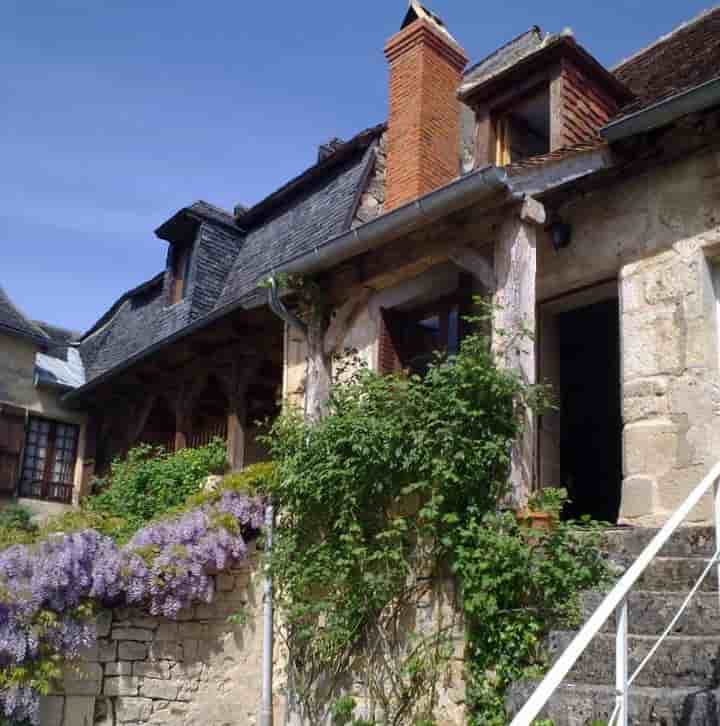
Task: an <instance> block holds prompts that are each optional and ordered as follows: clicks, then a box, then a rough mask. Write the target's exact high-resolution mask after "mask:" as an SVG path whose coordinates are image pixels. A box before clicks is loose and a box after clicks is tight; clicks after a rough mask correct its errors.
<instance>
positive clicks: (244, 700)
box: [41, 554, 282, 726]
mask: <svg viewBox="0 0 720 726" xmlns="http://www.w3.org/2000/svg"><path fill="white" fill-rule="evenodd" d="M257 565H258V556H257V555H256V554H253V555H252V557H251V558H249V559H248V561H247V562H246V563H245V564H244V565H243V566H240V567H238V568H237V569H234V570H231V571H228V572H227V573H223V574H219V575H217V577H216V596H215V600H214V602H213V603H212V604H209V605H196V606H194V607H192V608H191V609H189V610H188V611H187V612H183V613H181V616H180V618H179V619H178V620H177V621H172V620H168V619H165V618H157V617H150V616H148V615H147V613H143V612H141V611H137V610H130V609H126V608H118V609H115V610H112V611H105V612H103V613H102V614H101V615H100V616H99V618H98V635H99V640H98V644H97V647H96V648H94V649H93V650H92V652H88V653H87V654H86V655H85V656H84V657H83V659H82V662H81V663H80V664H78V667H77V668H76V669H67V671H66V674H65V677H64V680H63V683H62V686H61V687H60V688H58V692H57V693H55V694H53V695H51V696H48V697H46V698H44V699H43V702H42V715H41V726H92V725H93V724H97V726H121V725H124V724H133V725H136V724H155V725H156V726H160V725H163V726H196V725H198V726H199V725H202V726H235V725H237V726H252V725H253V724H255V723H257V716H258V708H259V704H260V688H261V683H262V671H261V668H262V584H261V578H260V573H259V571H258V566H257ZM238 612H242V613H244V621H243V623H242V624H231V623H229V622H228V620H227V619H228V616H230V615H233V614H235V613H238ZM277 704H278V712H277V723H282V720H281V714H280V711H279V707H280V698H279V697H278V699H277Z"/></svg>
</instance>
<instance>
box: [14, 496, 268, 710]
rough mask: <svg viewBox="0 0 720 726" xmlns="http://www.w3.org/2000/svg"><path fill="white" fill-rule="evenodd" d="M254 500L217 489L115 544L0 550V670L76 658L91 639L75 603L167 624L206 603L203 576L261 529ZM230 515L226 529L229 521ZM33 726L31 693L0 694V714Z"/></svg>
mask: <svg viewBox="0 0 720 726" xmlns="http://www.w3.org/2000/svg"><path fill="white" fill-rule="evenodd" d="M263 516H264V504H263V501H262V499H261V498H259V497H255V498H249V497H247V496H244V495H241V494H238V493H234V492H225V493H224V494H223V495H222V496H221V498H220V500H219V501H218V502H217V503H215V504H212V505H206V506H204V507H202V508H201V509H196V510H194V511H192V512H189V513H187V514H184V515H182V516H179V517H176V518H174V519H169V520H167V521H162V522H158V523H155V524H152V525H150V526H148V527H145V528H144V529H142V530H140V531H139V532H138V533H137V534H136V535H135V536H134V537H133V539H132V540H131V541H130V542H129V543H128V544H127V545H125V546H124V547H122V548H119V547H118V546H117V545H116V544H115V542H113V540H112V539H110V538H109V537H105V536H103V535H101V534H99V533H98V532H96V531H94V530H86V531H83V532H75V533H72V534H67V535H54V536H52V537H51V538H50V539H48V540H47V541H44V542H42V543H40V544H38V545H35V546H25V545H16V546H14V547H10V548H9V549H6V550H4V551H0V670H5V669H10V668H13V667H14V666H24V667H29V668H30V670H32V666H33V664H35V663H37V662H38V661H39V659H40V657H41V653H43V652H48V651H50V652H53V653H57V654H59V655H61V656H62V657H63V658H75V657H77V656H78V655H79V654H80V652H81V651H82V650H83V649H84V648H88V647H90V646H92V645H93V644H94V643H95V642H96V639H97V634H96V631H95V626H94V624H93V623H92V622H91V621H89V620H88V618H87V615H86V614H85V615H84V614H83V613H86V611H85V610H83V608H82V607H81V606H83V605H85V604H86V603H88V602H89V601H92V602H95V603H97V604H99V605H101V606H113V605H117V604H135V605H142V606H145V607H147V608H148V609H149V611H150V613H152V614H153V615H163V616H165V617H169V618H173V617H175V616H176V615H177V614H178V612H179V611H180V610H182V609H183V608H185V607H188V606H190V605H192V604H193V603H195V602H210V601H211V600H212V598H213V595H214V591H213V578H212V575H213V574H214V573H215V572H217V571H220V570H223V569H226V568H227V567H229V566H231V565H232V564H235V563H237V562H239V561H241V560H242V559H243V558H244V557H245V556H246V555H247V543H246V541H245V539H244V537H243V534H247V533H249V532H251V531H257V530H259V529H260V528H261V526H262V523H263ZM228 518H229V522H228ZM3 715H4V716H5V717H6V718H7V719H8V720H9V721H10V722H11V723H22V722H29V723H31V724H37V723H38V698H37V692H36V691H35V690H34V689H32V688H26V687H13V688H6V689H5V690H0V716H3Z"/></svg>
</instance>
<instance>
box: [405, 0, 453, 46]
mask: <svg viewBox="0 0 720 726" xmlns="http://www.w3.org/2000/svg"><path fill="white" fill-rule="evenodd" d="M409 6H410V7H409V8H408V11H407V13H406V15H405V19H404V20H403V22H402V25H401V26H400V30H404V29H405V28H407V26H408V25H411V24H412V23H414V22H415V21H416V20H427V21H428V22H429V23H432V24H433V25H434V26H435V27H436V28H437V29H438V30H439V31H440V32H441V33H443V34H444V35H446V36H447V37H448V38H450V40H452V41H453V43H456V44H457V40H455V38H453V37H452V35H451V34H450V32H449V31H448V29H447V27H446V26H445V23H444V22H443V20H442V18H441V17H440V16H439V15H435V13H433V12H432V11H431V10H428V9H427V8H426V7H425V6H424V5H421V4H420V3H419V2H418V0H409Z"/></svg>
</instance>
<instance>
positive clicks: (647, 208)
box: [538, 151, 720, 525]
mask: <svg viewBox="0 0 720 726" xmlns="http://www.w3.org/2000/svg"><path fill="white" fill-rule="evenodd" d="M560 213H561V215H562V217H563V219H564V220H565V221H567V222H568V223H570V224H571V226H572V230H573V237H572V244H571V245H570V246H569V247H568V248H567V249H564V250H561V251H560V252H559V253H555V252H554V251H553V250H552V248H551V246H550V242H549V240H547V239H545V238H544V237H543V238H541V239H540V240H539V250H538V259H539V267H538V299H539V300H540V301H541V303H542V302H543V301H550V300H555V299H559V298H561V297H562V296H564V295H568V294H571V293H573V292H575V291H583V290H586V289H589V288H592V287H593V286H600V285H607V284H614V285H615V286H616V294H617V295H618V296H619V299H620V336H621V341H620V342H621V356H622V382H621V383H622V388H621V395H622V414H623V426H624V431H623V468H624V480H623V490H622V504H621V511H620V519H621V521H623V522H626V523H632V524H639V525H655V524H659V523H660V522H662V521H664V520H665V519H666V518H667V517H668V515H669V514H670V513H671V512H672V511H673V510H674V509H676V508H677V507H678V506H679V504H680V503H681V502H682V501H683V500H684V499H685V497H687V495H688V494H689V493H690V491H691V490H692V488H693V487H694V486H696V485H697V484H698V483H699V482H700V481H701V479H702V477H703V476H704V475H705V473H706V472H707V471H708V470H709V468H710V467H711V466H712V465H713V464H714V463H715V462H716V461H717V460H718V459H720V433H718V432H720V420H719V418H718V417H719V416H720V375H719V374H720V353H719V352H718V338H719V336H718V331H719V330H720V327H719V324H718V301H719V300H720V296H719V295H718V290H715V289H713V275H715V277H716V278H717V274H716V273H715V270H716V269H718V268H717V264H716V262H715V261H714V260H715V259H716V257H717V250H718V249H720V153H718V152H707V151H706V152H702V153H698V154H695V155H693V156H688V157H686V158H683V159H681V160H678V161H677V162H676V163H674V164H668V165H665V166H664V167H662V168H658V169H654V170H652V171H650V172H647V173H645V174H643V175H641V176H636V177H631V178H629V179H628V180H626V181H624V182H623V183H620V184H617V185H614V186H613V187H611V188H608V189H606V190H601V191H596V192H595V193H592V194H589V195H587V196H586V197H583V198H578V199H575V200H573V201H572V202H570V203H568V204H566V205H565V206H564V207H563V208H562V209H561V210H560ZM545 344H547V341H545ZM542 358H543V354H542V352H541V369H542V368H543V364H542ZM545 368H547V366H545ZM546 373H547V371H546V370H545V371H543V376H545V375H546ZM589 383H590V382H589ZM710 515H711V509H710V502H709V501H705V502H703V503H702V505H701V506H699V507H698V508H697V509H696V511H695V512H694V513H693V514H692V516H691V518H690V522H691V523H693V522H694V523H700V522H705V521H708V520H709V518H710Z"/></svg>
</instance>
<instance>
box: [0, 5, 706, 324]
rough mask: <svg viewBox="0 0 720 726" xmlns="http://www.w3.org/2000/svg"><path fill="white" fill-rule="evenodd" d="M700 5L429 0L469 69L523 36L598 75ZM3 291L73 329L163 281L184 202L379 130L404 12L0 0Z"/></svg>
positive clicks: (230, 193) (267, 184)
mask: <svg viewBox="0 0 720 726" xmlns="http://www.w3.org/2000/svg"><path fill="white" fill-rule="evenodd" d="M707 2H708V0H684V1H683V2H682V3H681V2H678V1H677V0H675V1H674V2H671V1H670V0H656V1H655V2H652V3H650V2H648V0H606V2H604V3H593V4H592V7H591V5H590V3H586V2H585V3H578V2H577V0H574V1H573V2H570V0H563V1H553V0H548V1H547V2H545V3H538V2H531V0H504V1H503V2H501V3H496V4H492V3H488V2H480V0H473V1H472V2H470V1H469V0H432V1H431V2H430V3H429V6H430V7H431V9H433V10H434V11H435V12H436V13H437V14H439V15H440V16H441V17H443V19H444V20H445V22H446V24H447V25H448V26H449V28H450V30H451V32H452V33H453V34H454V35H455V37H456V38H457V39H458V40H459V41H460V42H461V43H462V44H463V45H464V47H465V49H466V50H467V52H468V54H469V56H470V57H471V59H472V60H478V59H479V58H481V57H482V56H483V55H485V54H487V53H489V52H491V51H492V50H494V49H495V48H496V47H497V46H499V45H501V44H502V43H504V42H505V41H507V40H509V39H510V38H511V37H513V36H515V35H517V34H519V33H521V32H523V31H524V30H526V29H527V28H529V27H530V26H531V25H533V24H538V25H540V26H541V27H542V28H543V30H547V31H558V30H561V29H562V28H563V27H565V26H570V27H572V28H573V30H574V31H575V34H576V36H577V38H578V40H579V41H580V42H581V43H582V44H583V45H585V47H586V48H587V49H588V50H589V51H590V52H592V53H593V54H595V55H596V57H597V58H598V59H599V60H600V61H602V62H603V63H605V64H607V65H612V64H614V63H616V62H618V61H619V60H621V59H622V58H625V57H627V56H628V55H631V54H632V53H633V52H634V51H636V50H638V49H640V48H642V47H643V46H644V45H647V44H648V43H650V42H652V41H653V40H654V39H655V38H656V37H658V36H659V35H661V34H664V33H666V32H668V31H670V30H671V29H672V28H673V27H674V26H676V25H677V24H679V23H680V22H683V21H684V20H687V19H689V18H690V17H692V16H694V15H696V14H697V13H698V12H700V11H701V10H703V9H705V8H706V7H707ZM2 5H3V13H2V23H0V67H1V68H2V69H3V72H2V74H1V75H0V103H2V106H0V108H1V109H2V113H1V114H0V124H1V126H0V160H2V165H1V166H0V248H1V249H2V255H1V256H0V284H2V285H3V286H4V287H5V288H6V289H7V291H8V292H9V294H10V295H11V297H12V298H13V299H14V300H15V301H16V302H17V303H18V305H19V306H20V307H21V308H22V309H23V310H25V312H27V313H28V314H29V315H30V316H32V317H34V318H38V319H42V320H46V321H49V322H53V323H56V324H61V325H66V326H69V327H73V328H76V329H78V330H83V329H86V328H88V327H89V326H90V325H91V324H92V323H93V322H94V321H95V320H96V319H97V318H98V317H99V316H100V315H101V314H102V312H103V311H104V310H105V309H106V308H107V307H109V305H110V304H111V303H112V302H113V300H114V299H115V298H116V297H117V296H118V295H120V294H121V293H122V292H124V291H125V290H127V289H129V288H131V287H134V286H135V285H137V284H139V283H140V282H142V281H143V280H145V279H147V278H149V277H151V276H152V275H154V274H155V273H156V272H158V271H159V270H160V269H162V267H163V266H164V260H165V251H166V245H165V243H164V242H162V241H160V240H158V239H157V238H155V236H154V235H153V230H154V229H155V228H156V227H158V226H159V225H160V224H161V223H162V222H163V221H164V220H166V219H167V218H168V217H170V216H171V215H172V214H173V213H174V212H175V211H176V210H177V209H179V208H180V207H182V206H185V205H186V204H188V203H190V202H192V201H194V200H195V199H205V200H207V201H209V202H212V203H215V204H218V205H220V206H224V207H226V208H232V206H233V205H234V204H235V203H236V202H242V203H244V204H246V205H249V204H253V203H255V202H257V201H258V200H260V199H261V198H263V197H264V196H265V195H267V194H268V193H270V192H272V191H273V190H274V189H275V188H277V187H278V186H280V185H281V184H282V183H283V182H284V181H286V180H287V179H288V178H290V177H292V176H294V175H296V174H297V173H298V172H300V171H301V170H302V169H304V168H305V167H307V166H308V165H310V164H312V163H313V162H314V159H315V156H316V148H317V145H318V144H319V143H321V142H322V141H324V140H326V139H328V138H330V137H332V136H341V137H345V138H347V137H349V136H351V135H353V134H354V133H356V132H357V131H358V130H360V129H362V128H365V127H367V126H371V125H374V124H376V123H379V122H380V121H382V120H384V118H385V114H386V105H387V92H386V66H385V61H384V58H383V54H382V48H383V44H384V41H385V40H386V38H387V37H389V36H390V35H392V34H393V33H394V32H395V31H396V30H397V29H398V28H399V24H400V22H401V20H402V18H403V15H404V13H405V9H406V2H405V0H363V1H362V2H348V0H345V1H344V2H331V0H314V2H311V1H309V0H305V1H304V2H289V1H288V0H285V1H284V2H269V1H268V0H266V1H265V2H248V0H205V2H204V3H197V2H192V3H191V2H188V1H187V0H101V1H100V2H98V0H41V1H40V2H28V1H27V0H4V2H3V3H2Z"/></svg>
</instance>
